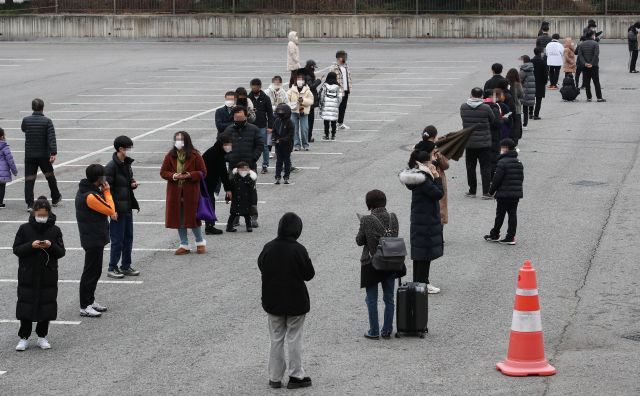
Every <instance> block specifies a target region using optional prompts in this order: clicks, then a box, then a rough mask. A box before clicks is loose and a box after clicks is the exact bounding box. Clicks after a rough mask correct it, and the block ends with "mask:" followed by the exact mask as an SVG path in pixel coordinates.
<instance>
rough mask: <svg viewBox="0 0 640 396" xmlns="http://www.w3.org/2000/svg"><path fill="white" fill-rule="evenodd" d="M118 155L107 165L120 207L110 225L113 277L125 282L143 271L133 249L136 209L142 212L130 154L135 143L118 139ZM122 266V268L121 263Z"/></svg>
mask: <svg viewBox="0 0 640 396" xmlns="http://www.w3.org/2000/svg"><path fill="white" fill-rule="evenodd" d="M113 147H114V148H115V150H116V152H115V153H113V157H112V158H111V161H109V163H108V164H107V166H105V169H104V171H105V176H106V180H107V182H108V183H109V186H110V187H111V196H112V197H113V203H114V204H115V206H116V214H115V215H114V216H111V221H110V222H109V236H110V239H111V257H110V259H109V269H108V271H107V276H108V277H109V278H115V279H121V278H124V277H125V276H138V275H140V271H138V270H137V269H135V268H133V267H132V266H131V251H132V250H133V210H134V209H135V210H137V211H138V212H139V211H140V205H139V204H138V200H137V199H136V196H135V194H134V190H135V189H137V188H138V182H136V179H134V177H133V169H132V168H131V164H133V161H134V160H133V158H131V157H130V156H129V155H130V153H131V150H132V149H133V141H132V140H131V139H130V138H129V137H128V136H118V137H117V138H116V139H115V140H114V141H113ZM120 259H122V264H121V266H120V268H118V262H120Z"/></svg>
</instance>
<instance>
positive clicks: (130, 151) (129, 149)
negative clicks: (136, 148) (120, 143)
mask: <svg viewBox="0 0 640 396" xmlns="http://www.w3.org/2000/svg"><path fill="white" fill-rule="evenodd" d="M124 153H125V154H126V155H131V153H133V149H132V148H126V149H124Z"/></svg>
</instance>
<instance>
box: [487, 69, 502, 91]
mask: <svg viewBox="0 0 640 396" xmlns="http://www.w3.org/2000/svg"><path fill="white" fill-rule="evenodd" d="M502 70H503V67H502V65H501V64H500V63H494V64H493V65H491V72H492V73H493V76H492V77H491V78H490V79H488V80H487V82H485V83H484V90H485V91H486V90H487V89H496V88H499V87H500V84H501V83H502V82H503V81H506V80H505V78H504V77H502Z"/></svg>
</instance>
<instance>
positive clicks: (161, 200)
mask: <svg viewBox="0 0 640 396" xmlns="http://www.w3.org/2000/svg"><path fill="white" fill-rule="evenodd" d="M311 168H313V167H308V169H311ZM298 169H307V168H304V167H298ZM317 169H320V168H319V167H318V168H317ZM4 200H5V201H18V202H22V201H24V198H5V199H4ZM136 201H138V202H162V203H165V202H167V200H166V199H136ZM62 202H75V198H62ZM225 202H226V201H225V200H218V201H216V203H225ZM266 203H267V201H258V204H259V205H264V204H266Z"/></svg>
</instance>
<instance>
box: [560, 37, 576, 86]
mask: <svg viewBox="0 0 640 396" xmlns="http://www.w3.org/2000/svg"><path fill="white" fill-rule="evenodd" d="M562 70H563V71H564V78H567V77H572V78H573V75H574V74H575V73H576V53H575V50H574V48H573V40H571V37H567V38H565V39H564V50H563V52H562Z"/></svg>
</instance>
